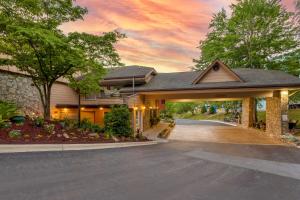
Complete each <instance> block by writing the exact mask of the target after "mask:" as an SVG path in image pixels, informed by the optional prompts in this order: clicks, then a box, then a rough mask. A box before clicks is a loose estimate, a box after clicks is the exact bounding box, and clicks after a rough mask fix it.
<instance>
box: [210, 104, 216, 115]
mask: <svg viewBox="0 0 300 200" xmlns="http://www.w3.org/2000/svg"><path fill="white" fill-rule="evenodd" d="M216 112H217V110H216V107H215V106H212V105H211V106H210V107H209V114H215V113H216Z"/></svg>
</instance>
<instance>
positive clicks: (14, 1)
mask: <svg viewBox="0 0 300 200" xmlns="http://www.w3.org/2000/svg"><path fill="white" fill-rule="evenodd" d="M86 13H87V9H86V8H82V7H80V6H78V5H76V4H75V3H74V1H73V0H66V1H61V0H51V1H40V0H2V1H0V54H4V55H6V56H7V57H5V58H1V59H0V65H14V66H16V67H17V68H18V69H19V70H21V71H23V72H25V73H27V74H28V75H29V76H30V77H31V79H32V81H33V84H34V85H35V87H36V88H37V90H38V92H39V94H40V98H41V102H42V105H43V109H44V118H45V119H49V118H50V98H51V88H52V86H53V84H54V82H55V81H56V80H57V79H59V78H61V77H63V78H67V79H69V81H70V83H71V86H72V87H74V88H76V89H80V90H82V92H91V90H98V89H99V85H98V83H99V80H100V79H101V77H102V76H103V74H104V70H103V67H104V66H116V65H119V60H120V58H119V56H118V54H117V52H116V50H115V48H114V44H115V43H116V42H117V41H118V39H120V38H122V37H124V35H122V34H119V33H117V32H109V33H104V34H103V35H89V34H86V33H69V34H68V35H65V34H64V33H63V32H62V31H61V30H60V29H59V26H60V25H62V24H63V23H67V22H70V21H77V20H80V19H83V16H84V15H85V14H86ZM78 75H81V76H82V77H84V78H81V79H76V78H75V76H78ZM81 80H82V82H83V83H82V84H81ZM74 82H75V83H74Z"/></svg>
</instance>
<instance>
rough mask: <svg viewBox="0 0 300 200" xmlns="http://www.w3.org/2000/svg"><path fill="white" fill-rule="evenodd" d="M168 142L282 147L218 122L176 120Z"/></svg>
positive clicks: (253, 132)
mask: <svg viewBox="0 0 300 200" xmlns="http://www.w3.org/2000/svg"><path fill="white" fill-rule="evenodd" d="M169 139H170V140H180V141H200V142H217V143H234V144H263V145H274V144H276V145H280V144H281V145H283V143H282V142H280V141H278V140H274V139H272V138H270V137H268V136H266V135H265V134H264V133H263V132H260V131H257V130H254V129H244V128H241V127H236V126H232V125H228V124H225V123H222V122H218V121H201V120H189V119H177V120H176V126H175V128H174V129H173V130H172V132H171V134H170V136H169Z"/></svg>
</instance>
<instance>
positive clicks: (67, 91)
mask: <svg viewBox="0 0 300 200" xmlns="http://www.w3.org/2000/svg"><path fill="white" fill-rule="evenodd" d="M51 92H52V94H51V107H52V108H53V107H55V106H56V105H57V104H74V105H77V104H78V95H77V94H76V92H75V91H74V90H73V89H71V88H70V87H69V86H68V85H65V84H62V83H55V84H54V85H53V87H52V90H51Z"/></svg>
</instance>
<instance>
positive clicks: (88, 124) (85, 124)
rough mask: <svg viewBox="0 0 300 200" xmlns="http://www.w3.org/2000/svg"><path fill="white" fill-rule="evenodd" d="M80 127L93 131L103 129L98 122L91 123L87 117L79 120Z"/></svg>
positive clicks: (99, 131)
mask: <svg viewBox="0 0 300 200" xmlns="http://www.w3.org/2000/svg"><path fill="white" fill-rule="evenodd" d="M80 128H81V129H83V130H85V131H91V132H95V133H101V132H102V131H103V129H102V128H101V127H100V126H99V125H98V124H93V123H92V122H90V121H89V120H87V119H83V120H82V121H81V122H80Z"/></svg>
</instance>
